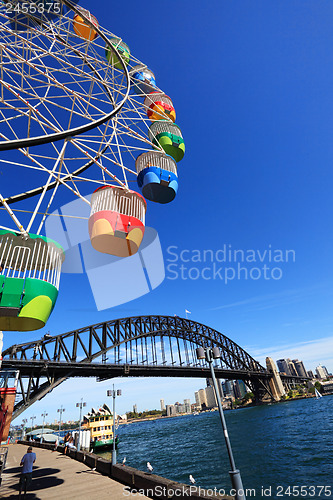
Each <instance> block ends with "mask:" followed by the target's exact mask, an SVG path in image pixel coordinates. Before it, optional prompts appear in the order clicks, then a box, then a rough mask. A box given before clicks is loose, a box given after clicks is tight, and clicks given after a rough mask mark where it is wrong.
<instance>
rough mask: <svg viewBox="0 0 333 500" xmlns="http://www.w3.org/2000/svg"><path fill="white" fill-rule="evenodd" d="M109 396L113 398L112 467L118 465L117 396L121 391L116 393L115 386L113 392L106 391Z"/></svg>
mask: <svg viewBox="0 0 333 500" xmlns="http://www.w3.org/2000/svg"><path fill="white" fill-rule="evenodd" d="M106 395H107V396H111V397H112V398H113V446H112V465H116V463H117V454H116V396H121V390H120V389H117V390H116V391H115V389H114V384H113V390H112V391H106Z"/></svg>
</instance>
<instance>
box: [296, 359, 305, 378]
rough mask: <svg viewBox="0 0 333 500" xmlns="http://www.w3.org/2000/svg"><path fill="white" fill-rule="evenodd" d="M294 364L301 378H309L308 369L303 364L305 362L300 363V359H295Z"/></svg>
mask: <svg viewBox="0 0 333 500" xmlns="http://www.w3.org/2000/svg"><path fill="white" fill-rule="evenodd" d="M293 363H294V366H295V369H296V372H297V375H298V376H299V377H307V373H306V369H305V366H304V364H303V361H299V360H298V359H293Z"/></svg>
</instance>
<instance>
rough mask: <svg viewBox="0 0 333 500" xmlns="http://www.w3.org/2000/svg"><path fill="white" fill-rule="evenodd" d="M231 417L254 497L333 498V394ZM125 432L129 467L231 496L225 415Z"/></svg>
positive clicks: (122, 449) (122, 447)
mask: <svg viewBox="0 0 333 500" xmlns="http://www.w3.org/2000/svg"><path fill="white" fill-rule="evenodd" d="M225 416H226V420H227V426H228V431H229V435H230V439H231V444H232V448H233V452H234V457H235V462H236V466H237V467H238V468H239V469H240V471H241V476H242V480H243V486H244V488H245V489H247V490H252V492H251V494H250V492H248V494H247V498H251V497H252V498H276V499H278V498H291V497H296V496H300V497H303V498H314V499H319V498H333V396H326V397H324V398H321V399H320V400H316V399H314V398H313V399H302V400H296V401H290V402H285V403H279V404H272V405H268V406H260V407H252V408H246V409H238V410H234V411H228V412H225ZM118 434H119V437H120V444H119V451H118V461H119V462H121V461H122V460H123V457H124V456H126V465H130V466H132V467H135V468H137V469H140V470H144V471H145V470H147V469H146V464H147V461H149V462H150V463H151V464H152V466H153V467H154V473H156V474H158V475H161V476H164V477H167V478H168V479H172V480H175V481H179V482H184V483H188V484H189V474H192V475H193V477H194V478H195V479H196V484H197V485H198V486H201V487H203V488H215V487H216V488H217V489H221V488H223V489H225V491H226V493H229V490H230V479H229V474H228V471H229V462H228V456H227V451H226V447H225V442H224V438H223V435H222V431H221V424H220V420H219V414H218V412H210V413H201V414H199V415H196V416H194V415H188V416H183V417H182V416H180V417H174V418H169V419H157V420H155V421H153V422H151V421H150V422H137V423H134V424H128V425H124V426H120V427H119V429H118ZM103 456H104V457H105V458H110V453H109V454H108V453H104V454H103ZM302 486H303V488H302V489H301V487H302ZM293 487H294V488H293ZM297 487H298V488H297ZM319 487H324V488H319ZM325 487H326V488H325ZM297 492H298V494H297Z"/></svg>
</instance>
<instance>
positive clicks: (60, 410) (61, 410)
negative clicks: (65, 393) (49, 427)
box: [57, 405, 65, 438]
mask: <svg viewBox="0 0 333 500" xmlns="http://www.w3.org/2000/svg"><path fill="white" fill-rule="evenodd" d="M64 411H65V408H63V407H62V405H61V406H60V408H58V409H57V412H58V413H60V417H59V438H60V430H61V415H62V414H63V413H64Z"/></svg>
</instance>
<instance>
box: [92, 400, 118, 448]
mask: <svg viewBox="0 0 333 500" xmlns="http://www.w3.org/2000/svg"><path fill="white" fill-rule="evenodd" d="M83 427H84V428H86V429H89V430H90V446H91V448H92V450H93V452H95V451H96V452H97V451H99V450H103V451H104V450H111V449H112V448H113V416H112V414H111V411H110V409H109V407H108V406H107V405H106V404H105V405H103V407H102V408H100V409H99V410H95V409H94V408H92V410H91V412H89V413H88V415H85V416H84V423H83ZM118 443H119V437H118V436H116V448H117V446H118Z"/></svg>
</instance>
